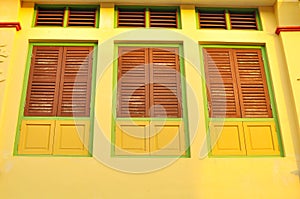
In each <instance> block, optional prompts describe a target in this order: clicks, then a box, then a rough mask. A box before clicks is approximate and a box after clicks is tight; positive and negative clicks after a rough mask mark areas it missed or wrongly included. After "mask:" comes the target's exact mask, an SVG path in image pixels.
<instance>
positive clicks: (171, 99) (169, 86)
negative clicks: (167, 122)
mask: <svg viewBox="0 0 300 199" xmlns="http://www.w3.org/2000/svg"><path fill="white" fill-rule="evenodd" d="M150 109H151V116H152V117H175V118H176V117H181V115H182V110H181V87H180V68H179V58H178V49H177V48H150Z"/></svg>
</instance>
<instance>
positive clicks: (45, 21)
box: [35, 8, 65, 26]
mask: <svg viewBox="0 0 300 199" xmlns="http://www.w3.org/2000/svg"><path fill="white" fill-rule="evenodd" d="M64 12H65V10H64V8H38V9H37V12H36V22H35V25H36V26H63V23H64Z"/></svg>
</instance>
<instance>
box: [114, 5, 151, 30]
mask: <svg viewBox="0 0 300 199" xmlns="http://www.w3.org/2000/svg"><path fill="white" fill-rule="evenodd" d="M145 21H146V20H145V10H137V11H136V10H123V9H120V8H119V10H118V27H145V24H146V23H145Z"/></svg>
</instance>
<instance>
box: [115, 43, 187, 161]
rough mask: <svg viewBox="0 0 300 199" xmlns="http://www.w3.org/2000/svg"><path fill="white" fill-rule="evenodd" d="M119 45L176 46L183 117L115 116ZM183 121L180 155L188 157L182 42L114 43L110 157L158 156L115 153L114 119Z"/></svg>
mask: <svg viewBox="0 0 300 199" xmlns="http://www.w3.org/2000/svg"><path fill="white" fill-rule="evenodd" d="M121 46H127V47H176V48H178V53H179V62H180V63H179V65H180V74H181V92H182V94H181V95H182V108H183V118H117V117H116V108H117V89H116V88H117V75H118V49H119V47H121ZM122 120H123V121H183V122H184V133H185V144H186V146H187V149H186V154H185V155H182V156H180V157H184V158H189V157H191V154H190V140H189V135H190V134H189V128H188V112H187V100H186V84H185V70H184V54H183V46H182V44H125V43H120V44H115V48H114V62H113V104H112V124H111V125H112V127H111V157H131V158H132V157H151V156H152V157H160V156H153V155H150V154H149V155H146V156H140V155H134V156H122V155H116V154H115V147H114V145H115V141H116V137H115V131H116V127H115V126H116V121H122ZM161 157H179V156H164V155H162V156H161Z"/></svg>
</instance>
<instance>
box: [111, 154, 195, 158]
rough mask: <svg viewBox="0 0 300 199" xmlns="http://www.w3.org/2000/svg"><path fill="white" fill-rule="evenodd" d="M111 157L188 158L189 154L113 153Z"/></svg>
mask: <svg viewBox="0 0 300 199" xmlns="http://www.w3.org/2000/svg"><path fill="white" fill-rule="evenodd" d="M113 157H116V158H190V156H187V155H151V154H149V155H139V154H135V155H132V156H130V155H114V156H113Z"/></svg>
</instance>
